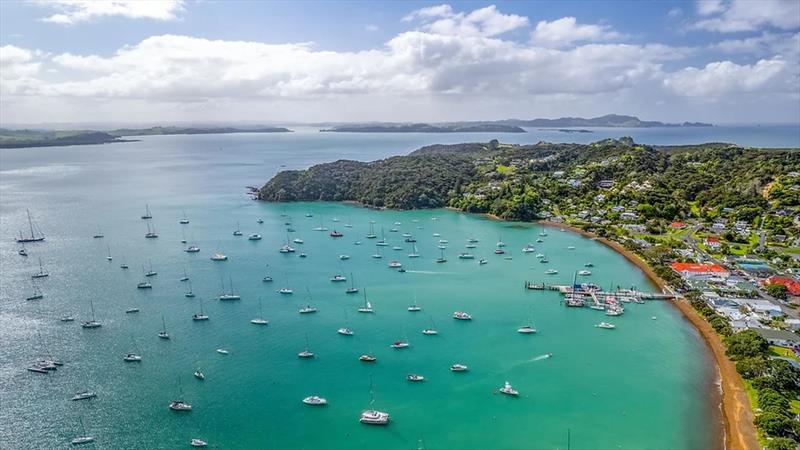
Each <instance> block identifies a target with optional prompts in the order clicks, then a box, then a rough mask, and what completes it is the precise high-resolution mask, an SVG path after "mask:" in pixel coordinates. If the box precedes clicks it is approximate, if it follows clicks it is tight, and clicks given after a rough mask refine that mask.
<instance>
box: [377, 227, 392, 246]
mask: <svg viewBox="0 0 800 450" xmlns="http://www.w3.org/2000/svg"><path fill="white" fill-rule="evenodd" d="M376 245H379V246H381V247H386V246H387V245H389V243H388V242H386V235H385V234H384V233H383V227H381V239H380V240H379V241H378V243H377V244H376Z"/></svg>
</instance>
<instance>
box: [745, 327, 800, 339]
mask: <svg viewBox="0 0 800 450" xmlns="http://www.w3.org/2000/svg"><path fill="white" fill-rule="evenodd" d="M754 331H755V332H756V333H758V334H759V335H760V336H761V337H763V338H764V339H767V340H769V339H780V340H783V341H794V342H800V336H798V335H797V334H795V333H792V332H791V331H785V330H774V329H772V328H757V329H754Z"/></svg>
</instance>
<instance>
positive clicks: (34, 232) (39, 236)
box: [17, 209, 44, 243]
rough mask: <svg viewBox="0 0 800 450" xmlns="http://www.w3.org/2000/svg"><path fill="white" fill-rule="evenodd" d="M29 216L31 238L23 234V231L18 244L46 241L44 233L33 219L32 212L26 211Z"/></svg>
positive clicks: (20, 233)
mask: <svg viewBox="0 0 800 450" xmlns="http://www.w3.org/2000/svg"><path fill="white" fill-rule="evenodd" d="M25 212H26V213H27V214H28V230H29V231H30V235H29V236H25V235H23V234H22V230H20V232H19V237H18V238H17V242H19V243H26V242H41V241H43V240H44V233H42V230H40V229H39V227H38V226H37V225H36V222H34V221H33V218H32V217H31V212H30V210H27V209H26V210H25Z"/></svg>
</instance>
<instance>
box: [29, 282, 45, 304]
mask: <svg viewBox="0 0 800 450" xmlns="http://www.w3.org/2000/svg"><path fill="white" fill-rule="evenodd" d="M31 285H32V286H33V294H31V295H29V296H28V297H26V298H25V300H41V299H43V298H44V294H42V290H41V289H39V286H37V285H36V283H34V282H33V281H31Z"/></svg>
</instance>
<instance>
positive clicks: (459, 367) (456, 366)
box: [450, 363, 469, 372]
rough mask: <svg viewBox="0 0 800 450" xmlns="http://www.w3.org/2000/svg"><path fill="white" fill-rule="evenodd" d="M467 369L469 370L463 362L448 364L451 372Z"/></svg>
mask: <svg viewBox="0 0 800 450" xmlns="http://www.w3.org/2000/svg"><path fill="white" fill-rule="evenodd" d="M467 370H469V367H467V366H466V365H465V364H459V363H456V364H453V365H452V366H450V371H451V372H466V371H467Z"/></svg>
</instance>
